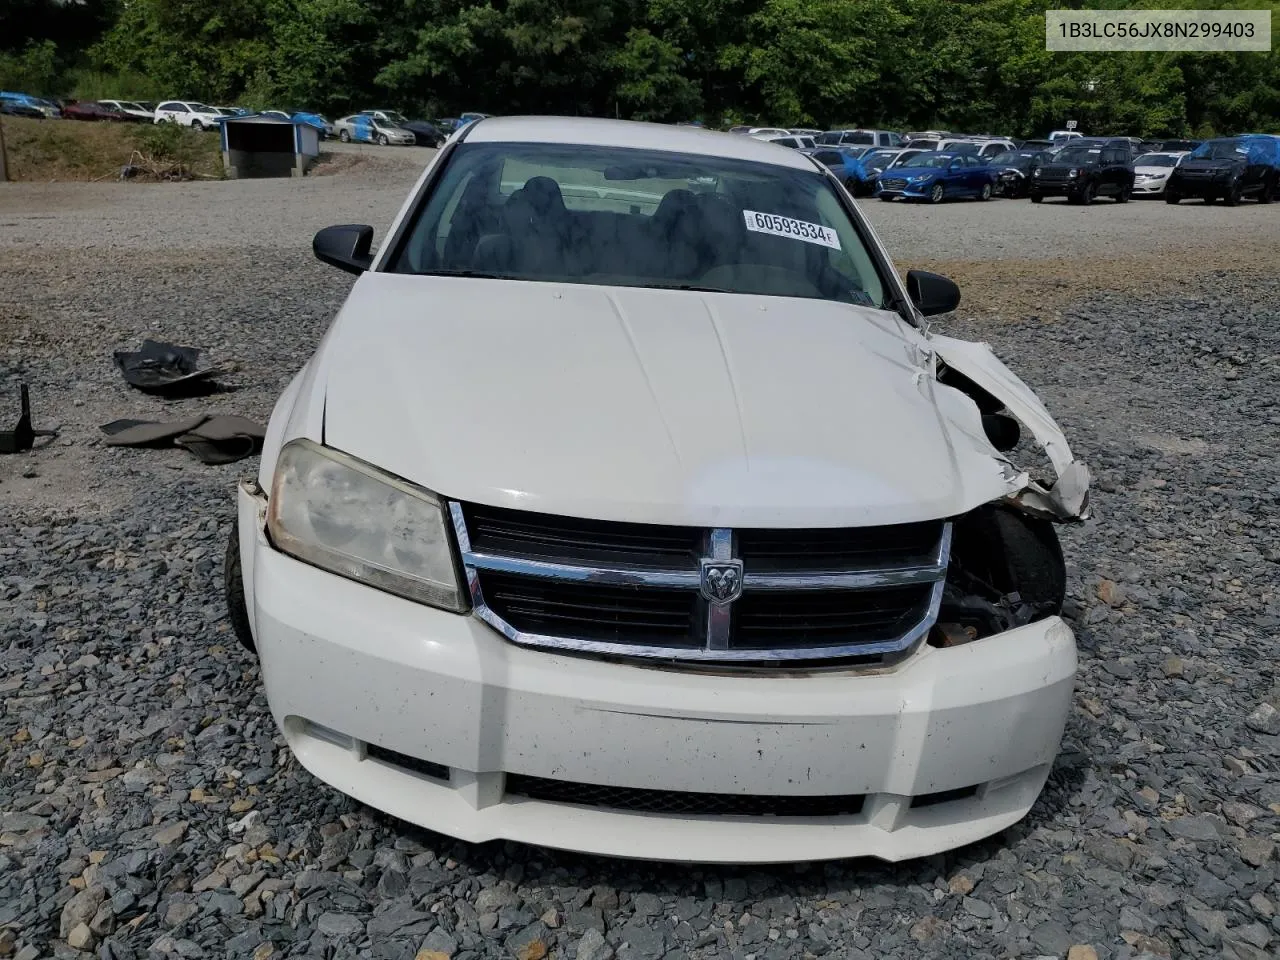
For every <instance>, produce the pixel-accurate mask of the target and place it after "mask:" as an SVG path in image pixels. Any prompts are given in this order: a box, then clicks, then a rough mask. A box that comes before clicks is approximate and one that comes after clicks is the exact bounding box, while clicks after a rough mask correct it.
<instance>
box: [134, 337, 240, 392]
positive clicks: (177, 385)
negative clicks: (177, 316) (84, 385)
mask: <svg viewBox="0 0 1280 960" xmlns="http://www.w3.org/2000/svg"><path fill="white" fill-rule="evenodd" d="M114 356H115V361H116V366H117V367H119V368H120V372H121V374H123V375H124V379H125V381H126V382H127V383H128V384H129V385H130V386H131V387H136V388H137V389H139V390H141V391H142V392H143V393H156V394H168V395H176V394H188V393H193V392H206V393H207V392H210V391H211V390H214V389H217V388H216V387H215V386H213V385H211V384H209V383H206V382H205V381H207V380H208V379H209V378H211V377H212V376H214V375H215V374H217V373H220V372H221V371H219V370H216V369H214V368H212V367H209V368H206V369H204V370H198V369H196V365H197V363H198V362H199V359H200V348H199V347H179V346H177V345H176V344H172V343H164V342H162V341H159V340H143V341H142V346H141V347H139V348H138V349H137V350H135V351H129V350H117V351H116V352H115V354H114Z"/></svg>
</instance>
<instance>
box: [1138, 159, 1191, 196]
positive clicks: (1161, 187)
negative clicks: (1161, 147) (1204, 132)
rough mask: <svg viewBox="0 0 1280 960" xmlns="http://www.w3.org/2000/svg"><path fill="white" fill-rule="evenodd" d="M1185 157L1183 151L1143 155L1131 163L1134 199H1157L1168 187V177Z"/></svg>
mask: <svg viewBox="0 0 1280 960" xmlns="http://www.w3.org/2000/svg"><path fill="white" fill-rule="evenodd" d="M1186 155H1187V152H1186V151H1185V150H1183V151H1179V152H1176V153H1175V152H1169V153H1144V154H1143V155H1142V156H1140V157H1135V158H1134V161H1133V178H1134V179H1133V195H1134V196H1135V197H1159V196H1163V195H1164V191H1165V187H1167V186H1168V185H1169V175H1170V174H1171V173H1173V171H1174V168H1175V167H1177V165H1178V161H1179V160H1181V159H1182V158H1183V157H1185V156H1186Z"/></svg>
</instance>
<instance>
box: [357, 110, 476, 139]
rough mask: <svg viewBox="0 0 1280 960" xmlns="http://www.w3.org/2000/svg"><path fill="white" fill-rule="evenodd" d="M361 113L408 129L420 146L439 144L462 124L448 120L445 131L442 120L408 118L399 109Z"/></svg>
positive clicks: (363, 111)
mask: <svg viewBox="0 0 1280 960" xmlns="http://www.w3.org/2000/svg"><path fill="white" fill-rule="evenodd" d="M361 113H366V114H368V115H369V116H371V117H374V118H376V119H378V120H380V121H382V122H384V123H389V124H393V125H394V126H396V127H398V128H400V129H402V130H408V131H409V132H410V133H412V134H413V139H414V143H416V144H417V145H418V146H420V147H438V146H440V144H442V143H444V141H445V139H446V138H447V137H448V135H449V133H451V132H453V131H454V130H456V129H458V128H459V127H460V126H462V125H463V123H462V121H461V120H452V121H449V122H451V123H452V126H450V127H449V129H448V131H445V130H444V129H442V128H441V126H440V124H441V123H442V122H444V121H439V120H437V121H435V122H434V123H433V122H431V121H429V120H410V119H409V118H408V117H406V116H405V115H404V114H403V113H401V112H400V111H399V110H362V111H361Z"/></svg>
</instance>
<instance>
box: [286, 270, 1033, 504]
mask: <svg viewBox="0 0 1280 960" xmlns="http://www.w3.org/2000/svg"><path fill="white" fill-rule="evenodd" d="M926 343H927V341H925V340H924V339H923V338H922V337H921V336H920V334H919V333H918V332H917V331H915V330H914V329H913V328H911V327H909V326H907V325H906V324H905V323H904V322H903V321H902V320H901V318H899V317H898V316H897V315H896V314H893V313H889V312H885V311H879V310H873V309H868V308H860V307H854V306H851V305H847V304H838V303H832V302H828V301H820V300H796V299H788V298H779V297H759V296H747V295H737V294H711V293H697V292H688V291H667V290H646V289H639V288H617V287H597V286H588V285H583V284H563V285H558V284H550V283H526V282H519V281H510V280H481V279H462V278H445V277H416V276H408V275H397V274H389V273H367V274H364V275H363V276H362V277H361V278H360V280H358V281H357V283H356V285H355V287H354V288H353V290H352V294H351V296H350V298H349V299H348V302H347V304H346V305H345V306H344V308H343V310H342V313H341V314H340V316H339V318H338V320H337V321H335V324H334V326H333V328H332V329H331V330H330V333H329V334H328V335H326V338H325V342H324V344H323V346H322V348H321V351H320V352H319V354H318V355H317V359H316V361H313V362H314V363H318V364H319V369H318V370H316V371H314V383H315V384H316V387H315V388H314V389H319V390H322V391H323V394H324V395H323V411H324V412H323V437H322V439H323V441H324V443H326V444H327V445H329V446H332V447H335V448H338V449H341V450H344V451H346V452H348V453H350V454H352V455H354V456H357V457H360V458H361V459H364V460H366V461H369V462H371V463H374V464H376V465H378V466H380V467H382V468H384V469H386V470H389V471H391V472H392V473H394V474H396V475H398V476H401V477H404V478H406V479H408V480H411V481H413V482H416V483H419V484H422V485H423V486H426V487H428V488H430V489H432V490H435V491H437V492H439V493H441V494H443V495H445V496H447V497H450V498H457V499H462V500H471V501H477V502H481V503H486V504H489V505H493V506H506V507H515V508H520V509H527V510H534V511H539V512H544V513H553V514H567V515H573V516H581V517H589V518H596V519H605V520H631V521H639V522H649V523H679V524H692V525H697V526H716V525H727V526H733V525H748V524H749V525H757V526H789V527H803V526H833V525H847V526H857V525H868V524H887V523H900V522H909V521H913V520H920V519H930V518H937V517H945V516H953V515H956V514H960V513H963V512H964V511H966V510H968V509H971V508H973V507H975V506H978V505H980V504H982V503H985V502H988V501H990V500H993V499H996V498H998V497H1001V496H1004V495H1007V494H1009V493H1011V492H1012V491H1014V490H1016V489H1017V488H1018V486H1019V480H1018V478H1017V471H1015V470H1013V469H1012V468H1011V467H1010V466H1009V465H1008V463H1007V462H1005V461H1004V460H1003V459H1002V458H1001V457H1000V455H999V454H997V453H996V452H995V451H994V450H993V449H992V448H991V446H990V445H989V443H988V442H987V441H986V439H985V437H984V436H983V434H982V428H981V422H980V418H979V415H978V411H977V407H976V406H975V405H974V404H973V403H972V401H970V400H969V399H968V398H967V397H965V396H963V395H962V394H960V393H959V391H956V390H953V389H952V388H950V387H946V386H943V385H941V384H939V383H938V382H937V381H936V380H935V379H934V376H933V374H932V368H931V366H930V360H931V358H930V356H929V354H928V352H927V349H926V347H925V344H926ZM264 460H265V458H264ZM1025 479H1026V478H1025V475H1024V476H1022V478H1021V482H1023V483H1025Z"/></svg>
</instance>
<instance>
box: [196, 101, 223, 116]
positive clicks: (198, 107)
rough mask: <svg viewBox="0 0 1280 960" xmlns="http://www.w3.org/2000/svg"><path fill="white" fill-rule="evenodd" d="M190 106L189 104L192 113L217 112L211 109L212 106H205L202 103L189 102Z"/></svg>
mask: <svg viewBox="0 0 1280 960" xmlns="http://www.w3.org/2000/svg"><path fill="white" fill-rule="evenodd" d="M190 106H191V110H192V112H193V113H214V114H216V113H217V112H218V111H217V110H215V109H213V107H207V106H205V105H204V104H203V103H193V104H190Z"/></svg>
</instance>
